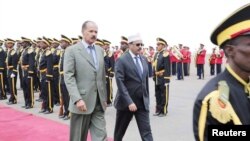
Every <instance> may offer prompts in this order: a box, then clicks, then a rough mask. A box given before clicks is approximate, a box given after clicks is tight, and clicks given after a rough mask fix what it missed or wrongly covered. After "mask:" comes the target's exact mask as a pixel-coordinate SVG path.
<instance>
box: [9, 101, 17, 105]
mask: <svg viewBox="0 0 250 141" xmlns="http://www.w3.org/2000/svg"><path fill="white" fill-rule="evenodd" d="M16 103H17V102H15V101H9V102H7V104H8V105H13V104H16Z"/></svg>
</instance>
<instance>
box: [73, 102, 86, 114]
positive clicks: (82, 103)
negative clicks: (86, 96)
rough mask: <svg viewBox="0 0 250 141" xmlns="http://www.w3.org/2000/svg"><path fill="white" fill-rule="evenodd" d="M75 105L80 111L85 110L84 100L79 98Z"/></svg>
mask: <svg viewBox="0 0 250 141" xmlns="http://www.w3.org/2000/svg"><path fill="white" fill-rule="evenodd" d="M76 107H77V108H78V109H79V110H80V111H82V112H85V111H87V107H86V104H85V102H84V101H83V100H82V99H81V100H79V101H77V103H76Z"/></svg>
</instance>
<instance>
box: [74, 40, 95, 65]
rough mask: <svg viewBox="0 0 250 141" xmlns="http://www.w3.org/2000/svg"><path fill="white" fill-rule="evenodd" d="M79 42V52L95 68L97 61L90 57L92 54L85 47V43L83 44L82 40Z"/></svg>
mask: <svg viewBox="0 0 250 141" xmlns="http://www.w3.org/2000/svg"><path fill="white" fill-rule="evenodd" d="M78 44H79V45H78V46H77V47H78V50H79V53H80V54H81V55H82V57H84V58H85V59H86V60H87V61H88V62H89V64H91V65H92V66H93V67H94V68H95V63H94V62H93V61H92V59H91V58H90V55H89V53H88V52H87V50H86V48H85V47H84V45H83V44H82V42H79V43H78Z"/></svg>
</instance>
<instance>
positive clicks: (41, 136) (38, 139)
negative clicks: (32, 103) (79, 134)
mask: <svg viewBox="0 0 250 141" xmlns="http://www.w3.org/2000/svg"><path fill="white" fill-rule="evenodd" d="M0 141H69V127H68V126H67V125H64V124H61V123H58V122H55V121H52V120H48V119H45V118H42V117H38V116H35V115H32V114H28V113H23V112H20V111H17V110H15V109H12V108H10V107H5V106H3V105H0ZM88 141H91V139H90V136H89V137H88ZM109 141H112V140H111V139H109Z"/></svg>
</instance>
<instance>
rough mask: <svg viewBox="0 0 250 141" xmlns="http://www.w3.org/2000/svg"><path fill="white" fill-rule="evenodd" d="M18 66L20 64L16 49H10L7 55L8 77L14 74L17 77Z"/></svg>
mask: <svg viewBox="0 0 250 141" xmlns="http://www.w3.org/2000/svg"><path fill="white" fill-rule="evenodd" d="M17 64H18V56H17V53H16V51H15V50H14V49H10V50H9V51H8V54H7V64H6V65H7V69H8V76H10V75H11V74H14V75H15V76H17Z"/></svg>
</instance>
